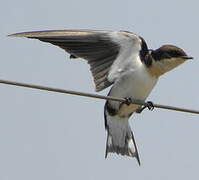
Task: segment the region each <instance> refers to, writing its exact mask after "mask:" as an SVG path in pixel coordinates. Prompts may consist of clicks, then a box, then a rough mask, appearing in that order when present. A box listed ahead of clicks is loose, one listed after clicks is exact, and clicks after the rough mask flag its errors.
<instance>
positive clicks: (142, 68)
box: [9, 30, 193, 165]
mask: <svg viewBox="0 0 199 180" xmlns="http://www.w3.org/2000/svg"><path fill="white" fill-rule="evenodd" d="M9 36H12V37H26V38H31V39H38V40H40V41H43V42H46V43H51V44H53V45H55V46H59V47H60V48H62V49H64V50H65V51H66V52H68V53H69V54H70V58H72V59H76V58H81V59H84V60H86V61H87V63H88V64H89V65H90V70H91V73H92V75H93V78H94V83H95V87H96V91H97V92H99V91H101V90H103V89H105V88H107V87H109V86H111V89H110V92H109V94H108V95H109V96H113V97H120V98H125V99H126V102H124V103H121V102H117V101H112V100H107V101H106V103H105V106H104V119H105V129H106V131H107V142H106V152H105V157H107V155H108V153H117V154H120V155H126V156H130V157H135V158H136V159H137V161H138V164H139V165H140V158H139V154H138V148H137V145H136V142H135V138H134V134H133V132H132V130H131V127H130V125H129V118H130V117H131V116H132V115H133V114H134V113H136V112H137V113H140V112H142V110H143V109H144V108H145V107H143V106H141V105H136V104H133V103H131V102H132V101H133V99H136V100H142V101H145V100H146V98H147V97H148V96H149V94H150V93H151V91H152V89H153V88H154V87H155V85H156V83H157V81H158V79H159V77H160V76H162V75H163V74H165V73H166V72H168V71H170V70H172V69H174V68H176V67H177V66H179V65H181V64H182V63H184V62H185V61H187V60H189V59H193V58H192V57H190V56H188V55H187V54H186V53H185V52H184V50H182V49H181V48H179V47H176V46H174V45H163V46H161V47H160V48H158V49H156V50H152V49H149V48H148V46H147V44H146V42H145V40H144V39H143V38H142V37H141V36H138V35H136V34H134V33H131V32H128V31H97V30H48V31H33V32H22V33H16V34H12V35H9ZM148 108H149V109H152V108H153V107H152V103H151V102H149V106H148Z"/></svg>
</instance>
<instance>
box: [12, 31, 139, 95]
mask: <svg viewBox="0 0 199 180" xmlns="http://www.w3.org/2000/svg"><path fill="white" fill-rule="evenodd" d="M9 36H13V37H27V38H33V39H39V40H40V41H44V42H48V43H51V44H53V45H56V46H59V47H61V48H63V49H64V50H65V51H66V52H68V53H70V54H71V56H70V57H71V58H83V59H85V60H87V61H88V63H89V64H90V70H91V72H92V75H93V77H94V82H95V85H96V91H101V90H103V89H105V88H107V87H108V86H110V85H111V84H112V83H113V82H114V81H115V80H116V79H117V78H118V76H120V74H121V73H122V72H123V70H124V69H126V68H127V67H128V66H129V63H130V61H132V59H133V57H136V55H139V51H140V50H141V43H142V40H141V39H140V37H139V36H137V35H135V34H133V33H130V32H122V31H120V32H116V31H92V30H50V31H34V32H22V33H16V34H12V35H9ZM130 58H131V59H130Z"/></svg>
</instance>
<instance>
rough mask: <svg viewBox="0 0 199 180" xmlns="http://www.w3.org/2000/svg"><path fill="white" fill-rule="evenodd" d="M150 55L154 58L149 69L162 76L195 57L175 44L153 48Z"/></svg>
mask: <svg viewBox="0 0 199 180" xmlns="http://www.w3.org/2000/svg"><path fill="white" fill-rule="evenodd" d="M149 56H151V58H152V63H151V66H150V67H149V69H150V71H151V73H154V74H155V75H156V76H160V75H162V74H164V73H166V72H168V71H170V70H172V69H174V68H175V67H177V66H179V65H180V64H182V63H184V62H185V61H187V60H189V59H193V57H190V56H187V54H186V53H185V52H184V51H183V50H182V49H181V48H178V47H176V46H173V45H164V46H161V47H160V48H158V49H156V50H151V51H149Z"/></svg>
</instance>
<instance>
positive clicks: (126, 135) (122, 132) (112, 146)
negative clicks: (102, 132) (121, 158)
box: [105, 111, 140, 165]
mask: <svg viewBox="0 0 199 180" xmlns="http://www.w3.org/2000/svg"><path fill="white" fill-rule="evenodd" d="M105 127H106V130H107V142H106V154H105V157H107V155H108V153H109V152H110V153H117V154H121V155H127V156H131V157H135V158H136V159H137V161H138V164H139V165H140V159H139V154H138V150H137V146H136V143H135V139H134V135H133V132H132V131H131V128H130V126H129V122H128V118H121V117H119V116H117V115H115V116H111V115H109V113H108V112H106V111H105Z"/></svg>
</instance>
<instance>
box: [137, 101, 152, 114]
mask: <svg viewBox="0 0 199 180" xmlns="http://www.w3.org/2000/svg"><path fill="white" fill-rule="evenodd" d="M146 108H148V110H150V111H153V109H154V104H153V102H151V101H147V104H146V105H144V106H141V107H139V108H138V109H137V110H136V113H141V112H142V111H143V110H144V109H146Z"/></svg>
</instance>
